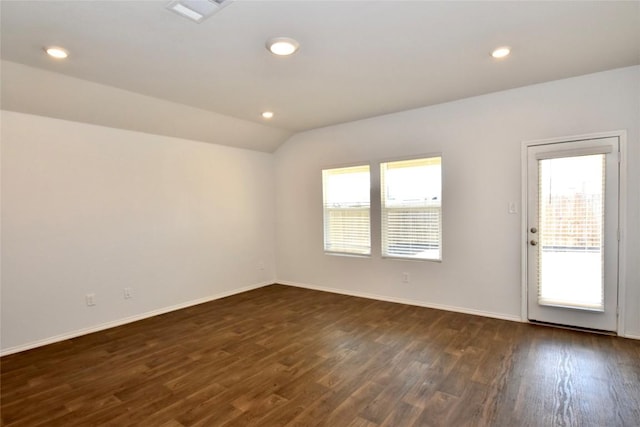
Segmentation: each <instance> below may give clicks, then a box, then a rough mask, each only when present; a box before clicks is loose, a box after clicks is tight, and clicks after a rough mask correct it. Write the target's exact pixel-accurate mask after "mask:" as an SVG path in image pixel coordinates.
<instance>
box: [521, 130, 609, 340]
mask: <svg viewBox="0 0 640 427" xmlns="http://www.w3.org/2000/svg"><path fill="white" fill-rule="evenodd" d="M618 145H619V142H618V138H617V137H616V138H602V139H592V140H584V141H571V142H563V143H554V144H541V145H532V146H529V147H528V148H527V165H528V166H527V188H528V200H527V230H526V233H527V311H528V317H529V319H530V320H532V321H539V322H545V323H553V324H559V325H567V326H576V327H582V328H589V329H598V330H605V331H615V330H616V328H617V304H618V301H617V296H618V237H617V236H618V185H619V184H618V149H619V147H618Z"/></svg>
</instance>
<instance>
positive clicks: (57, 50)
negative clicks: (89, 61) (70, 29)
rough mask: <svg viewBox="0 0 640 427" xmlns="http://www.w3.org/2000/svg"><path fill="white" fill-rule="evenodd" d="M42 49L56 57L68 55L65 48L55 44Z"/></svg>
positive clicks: (61, 57)
mask: <svg viewBox="0 0 640 427" xmlns="http://www.w3.org/2000/svg"><path fill="white" fill-rule="evenodd" d="M44 51H45V52H47V55H49V56H51V57H53V58H56V59H64V58H66V57H67V56H69V52H67V50H66V49H63V48H61V47H57V46H51V47H46V48H44Z"/></svg>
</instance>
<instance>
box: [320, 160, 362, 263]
mask: <svg viewBox="0 0 640 427" xmlns="http://www.w3.org/2000/svg"><path fill="white" fill-rule="evenodd" d="M322 188H323V204H324V250H325V251H326V252H332V253H344V254H358V255H370V254H371V218H370V216H371V213H370V180H369V166H368V165H363V166H353V167H346V168H335V169H325V170H323V171H322Z"/></svg>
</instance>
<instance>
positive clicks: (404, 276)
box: [402, 273, 411, 283]
mask: <svg viewBox="0 0 640 427" xmlns="http://www.w3.org/2000/svg"><path fill="white" fill-rule="evenodd" d="M410 280H411V276H410V275H409V273H402V283H409V281H410Z"/></svg>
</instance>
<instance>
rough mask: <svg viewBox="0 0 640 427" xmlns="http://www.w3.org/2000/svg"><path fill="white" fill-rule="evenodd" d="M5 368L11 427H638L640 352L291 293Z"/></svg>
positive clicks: (157, 323)
mask: <svg viewBox="0 0 640 427" xmlns="http://www.w3.org/2000/svg"><path fill="white" fill-rule="evenodd" d="M0 368H1V387H2V389H1V399H2V400H1V410H2V418H1V419H2V425H3V426H7V427H9V426H103V425H105V426H128V425H131V426H161V427H180V426H267V427H268V426H304V427H311V426H332V427H341V426H344V427H382V426H394V427H404V426H505V427H511V426H639V425H640V341H633V340H627V339H622V338H616V337H609V336H602V335H593V334H587V333H582V332H575V331H568V330H562V329H553V328H548V327H542V326H534V325H528V324H520V323H514V322H508V321H501V320H496V319H489V318H483V317H477V316H471V315H465V314H459V313H451V312H446V311H439V310H432V309H426V308H419V307H413V306H406V305H402V304H393V303H387V302H381V301H374V300H367V299H361V298H354V297H348V296H343V295H334V294H329V293H323V292H317V291H312V290H306V289H298V288H292V287H287V286H281V285H272V286H268V287H265V288H261V289H257V290H254V291H251V292H246V293H243V294H239V295H235V296H232V297H228V298H224V299H221V300H217V301H213V302H210V303H207V304H202V305H199V306H195V307H191V308H187V309H184V310H180V311H176V312H172V313H168V314H165V315H162V316H157V317H154V318H151V319H146V320H143V321H140V322H136V323H132V324H129V325H125V326H121V327H118V328H114V329H110V330H107V331H102V332H98V333H94V334H91V335H87V336H83V337H79V338H76V339H72V340H68V341H64V342H60V343H57V344H52V345H49V346H46V347H42V348H39V349H35V350H31V351H27V352H23V353H19V354H14V355H10V356H6V357H4V358H2V359H1V360H0Z"/></svg>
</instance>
